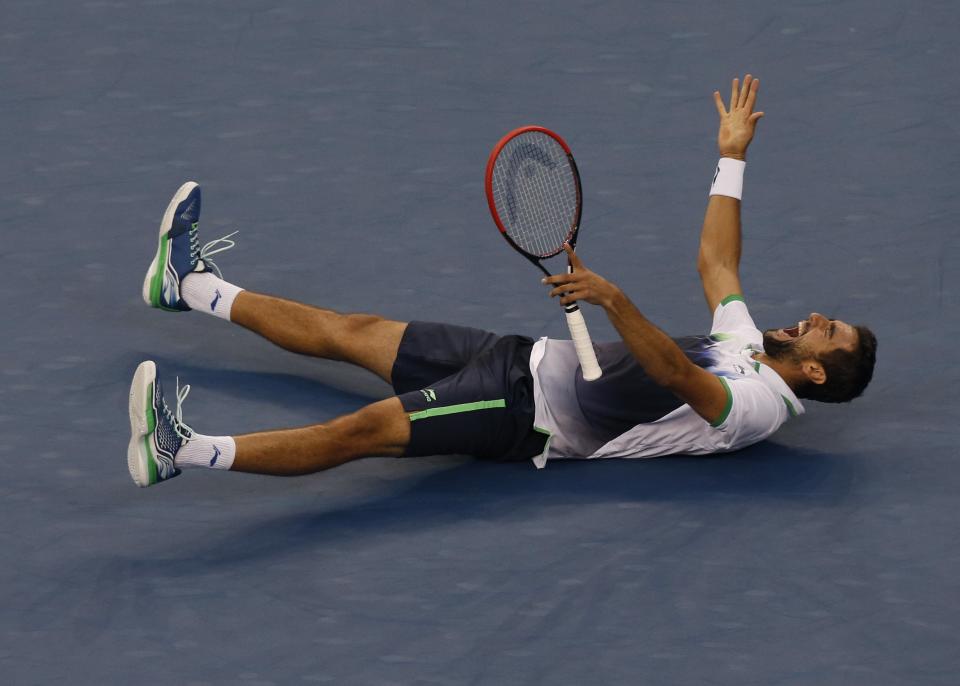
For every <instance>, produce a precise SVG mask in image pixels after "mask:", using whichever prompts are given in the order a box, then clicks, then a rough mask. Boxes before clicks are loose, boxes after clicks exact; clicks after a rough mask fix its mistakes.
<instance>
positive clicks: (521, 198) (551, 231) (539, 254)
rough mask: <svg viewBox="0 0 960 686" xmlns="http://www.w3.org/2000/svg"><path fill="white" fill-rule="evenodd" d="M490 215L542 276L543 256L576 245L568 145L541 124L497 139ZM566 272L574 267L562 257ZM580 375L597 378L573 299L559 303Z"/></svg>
mask: <svg viewBox="0 0 960 686" xmlns="http://www.w3.org/2000/svg"><path fill="white" fill-rule="evenodd" d="M484 185H485V187H486V191H487V204H488V205H489V206H490V214H492V215H493V221H494V222H496V224H497V228H498V229H500V233H501V234H503V237H504V238H506V239H507V243H509V244H510V245H511V246H512V247H513V248H514V249H515V250H516V251H517V252H519V253H520V254H521V255H523V256H524V257H526V258H527V259H528V260H530V261H531V262H532V263H533V264H534V265H536V266H537V268H538V269H540V271H542V272H543V273H544V274H546V275H547V276H550V275H551V274H550V272H549V271H547V269H546V267H544V266H543V264H542V260H545V259H547V258H549V257H553V256H554V255H559V254H560V253H561V252H563V244H564V243H569V244H570V247H571V248H576V244H577V233H578V232H579V230H580V214H581V211H582V209H583V202H582V200H583V195H582V193H581V190H580V174H579V173H578V172H577V164H576V163H575V162H574V161H573V154H572V153H571V152H570V147H569V146H568V145H567V144H566V142H564V140H563V139H562V138H560V136H558V135H557V134H555V133H554V132H553V131H550V130H549V129H545V128H543V127H542V126H524V127H522V128H519V129H516V130H514V131H511V132H510V133H508V134H507V135H506V136H504V137H503V138H501V139H500V142H499V143H497V145H496V146H495V147H494V148H493V152H491V153H490V160H489V161H488V162H487V174H486V178H485V181H484ZM567 272H568V273H572V272H573V267H572V266H571V265H570V263H569V262H567ZM563 309H564V311H565V312H566V313H567V325H568V326H569V327H570V336H571V338H573V344H574V347H575V348H576V350H577V357H578V358H579V359H580V368H581V369H582V370H583V378H584V379H586V380H587V381H593V380H594V379H599V378H600V376H601V374H602V372H601V371H600V365H599V364H597V355H596V353H595V352H594V350H593V342H592V341H591V340H590V332H589V331H587V325H586V323H585V322H584V321H583V313H582V312H581V311H580V307H579V306H578V305H577V304H576V303H571V304H570V305H564V306H563Z"/></svg>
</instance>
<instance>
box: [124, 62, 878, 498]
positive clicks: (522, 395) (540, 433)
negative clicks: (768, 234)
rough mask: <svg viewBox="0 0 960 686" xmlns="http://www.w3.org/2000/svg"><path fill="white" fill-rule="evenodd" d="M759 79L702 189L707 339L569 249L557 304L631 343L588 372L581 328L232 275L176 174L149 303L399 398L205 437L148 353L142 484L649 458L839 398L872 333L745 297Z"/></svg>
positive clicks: (740, 92) (137, 458)
mask: <svg viewBox="0 0 960 686" xmlns="http://www.w3.org/2000/svg"><path fill="white" fill-rule="evenodd" d="M758 88H759V82H758V81H756V80H754V79H752V78H751V77H750V75H747V76H746V77H745V78H744V80H743V84H742V87H741V85H740V83H739V81H738V80H737V79H734V81H733V84H732V93H731V97H730V105H729V108H727V107H724V103H723V100H722V99H721V97H720V94H719V93H714V100H715V102H716V107H717V111H718V113H719V115H720V133H719V136H718V143H719V147H720V155H721V159H720V162H719V165H718V168H717V172H716V175H715V177H714V180H713V184H712V187H711V191H710V199H709V203H708V205H707V212H706V217H705V219H704V223H703V232H702V235H701V239H700V255H699V260H698V268H699V272H700V276H701V278H702V280H703V289H704V292H705V294H706V298H707V304H708V305H709V307H710V310H711V312H712V313H713V325H712V327H711V329H710V334H709V335H708V336H694V337H686V338H679V339H671V338H669V337H668V336H667V335H666V334H664V333H663V332H662V331H660V330H659V329H658V328H656V327H655V326H654V325H653V324H651V323H650V322H649V321H647V320H646V319H645V318H644V316H643V315H642V314H641V313H640V312H639V311H638V310H637V308H636V307H635V306H634V305H633V303H632V302H631V301H630V300H629V299H628V298H627V296H626V295H625V294H624V293H623V292H622V291H621V290H620V289H619V288H617V287H616V286H615V285H614V284H612V283H610V282H609V281H606V280H605V279H603V278H602V277H600V276H599V275H598V274H596V273H594V272H592V271H590V270H589V269H588V268H587V267H586V266H584V265H583V263H582V262H581V261H580V260H579V259H578V258H577V257H576V255H574V254H573V253H572V251H569V250H568V252H569V253H570V259H571V260H572V264H573V266H574V271H573V273H572V274H570V275H566V274H564V275H560V276H553V277H550V278H549V279H546V280H545V281H546V282H547V283H548V284H549V285H550V286H552V290H551V291H550V295H552V296H558V297H560V298H561V302H564V303H566V302H573V301H584V302H588V303H592V304H594V305H599V306H600V307H602V308H603V309H604V311H605V312H606V313H607V316H608V317H609V318H610V321H611V322H612V323H613V325H614V326H615V327H616V329H617V331H618V332H619V334H620V336H621V338H622V341H620V342H616V343H609V344H600V345H597V346H596V351H597V356H598V358H599V361H600V365H601V367H602V369H603V376H602V377H601V378H600V379H599V380H597V381H593V382H586V381H584V380H583V377H582V374H581V373H580V370H579V366H578V361H577V356H576V353H575V352H574V350H573V344H572V342H571V341H563V340H550V339H546V338H543V339H540V340H539V341H536V342H534V341H533V340H531V339H529V338H525V337H523V336H498V335H495V334H492V333H487V332H484V331H479V330H476V329H470V328H465V327H460V326H450V325H444V324H431V323H425V322H411V323H409V324H406V323H402V322H395V321H388V320H386V319H383V318H381V317H377V316H372V315H363V314H346V315H344V314H337V313H335V312H331V311H329V310H323V309H318V308H314V307H310V306H307V305H301V304H299V303H295V302H290V301H287V300H281V299H279V298H274V297H270V296H266V295H259V294H256V293H253V292H251V291H246V290H242V289H241V288H239V287H237V286H235V285H233V284H231V283H227V282H226V281H224V280H223V279H222V278H221V274H220V270H219V269H218V268H217V267H216V265H215V264H214V263H213V262H212V260H211V259H210V258H211V256H212V255H214V254H216V253H218V252H221V251H222V250H225V249H227V248H229V247H232V245H233V243H232V241H230V240H228V239H229V237H225V238H222V239H217V240H215V241H212V242H211V243H208V244H207V245H205V246H203V248H201V247H200V244H199V242H198V236H197V227H198V221H199V215H200V187H199V186H198V185H197V184H195V183H192V182H191V183H186V184H184V185H183V186H182V187H181V188H180V190H179V191H178V192H177V194H176V195H175V196H174V198H173V200H172V201H171V202H170V205H169V206H168V207H167V211H166V213H165V214H164V216H163V220H162V223H161V225H160V239H159V247H158V250H157V254H156V256H155V257H154V260H153V263H152V264H151V266H150V269H149V271H148V273H147V277H146V279H145V281H144V284H143V297H144V300H145V301H146V302H147V303H148V304H149V305H151V306H153V307H157V308H160V309H165V310H174V311H176V310H180V311H183V310H190V309H194V310H198V311H202V312H207V313H210V314H213V315H214V316H216V317H220V318H222V319H226V320H228V321H232V322H235V323H237V324H239V325H240V326H243V327H245V328H247V329H250V330H251V331H254V332H256V333H258V334H260V335H261V336H263V337H265V338H267V339H268V340H270V341H272V342H273V343H276V344H277V345H279V346H281V347H283V348H286V349H287V350H291V351H293V352H297V353H302V354H306V355H313V356H316V357H322V358H326V359H333V360H343V361H346V362H351V363H353V364H357V365H360V366H362V367H364V368H366V369H369V370H370V371H372V372H373V373H375V374H377V375H378V376H379V377H380V378H382V379H384V380H385V381H387V382H388V383H390V384H391V385H392V386H393V389H394V391H395V393H396V395H395V396H393V397H390V398H387V399H385V400H381V401H379V402H375V403H373V404H371V405H368V406H367V407H364V408H363V409H361V410H359V411H357V412H354V413H353V414H349V415H346V416H342V417H338V418H336V419H333V420H332V421H329V422H325V423H323V424H317V425H314V426H307V427H303V428H299V429H287V430H280V431H267V432H263V433H254V434H247V435H242V436H205V435H202V434H199V433H197V432H195V431H194V430H193V429H191V428H189V427H188V426H187V425H186V424H185V423H184V422H183V420H182V417H181V403H182V402H183V399H184V398H185V397H186V395H187V392H188V390H189V388H190V387H189V386H184V387H183V388H182V389H181V388H178V389H177V398H176V408H175V411H174V412H171V411H170V409H169V408H168V407H167V405H166V403H165V402H164V399H163V396H162V393H161V390H160V382H159V381H158V380H157V378H156V366H155V365H154V363H153V362H149V361H147V362H144V363H142V364H141V365H140V366H139V367H138V368H137V371H136V374H135V375H134V378H133V384H132V386H131V389H130V425H131V431H132V436H131V438H130V444H129V448H128V451H127V461H128V466H129V468H130V474H131V476H132V477H133V480H134V481H135V482H136V483H137V484H138V485H139V486H150V485H152V484H155V483H157V482H159V481H164V480H166V479H169V478H171V477H174V476H177V475H178V474H180V471H181V470H182V469H185V468H188V467H208V468H210V467H212V468H214V469H232V470H234V471H243V472H256V473H260V474H278V475H294V474H308V473H311V472H316V471H319V470H322V469H328V468H330V467H334V466H337V465H340V464H343V463H345V462H348V461H350V460H354V459H357V458H361V457H366V456H415V455H438V454H466V455H474V456H476V457H480V458H488V459H494V460H527V459H533V461H534V462H535V464H536V465H537V466H538V467H542V466H543V465H544V464H545V462H546V461H547V460H548V459H551V458H599V457H654V456H657V455H666V454H670V453H685V454H690V455H701V454H707V453H714V452H725V451H731V450H736V449H738V448H742V447H744V446H747V445H750V444H752V443H755V442H757V441H760V440H763V439H764V438H766V437H768V436H769V435H771V434H772V433H773V432H774V431H776V430H777V428H779V427H780V426H781V425H782V424H783V423H784V422H785V421H786V420H787V419H788V418H789V417H793V416H797V415H799V414H801V413H803V405H802V404H801V403H800V400H799V398H804V399H808V398H809V399H812V400H820V401H824V402H846V401H849V400H851V399H853V398H855V397H857V396H859V395H860V394H861V393H862V392H863V390H864V388H865V387H866V386H867V384H868V383H869V381H870V378H871V376H872V374H873V367H874V360H875V356H876V338H875V337H874V335H873V334H872V333H871V332H870V330H869V329H867V328H865V327H862V326H851V325H850V324H847V323H845V322H842V321H839V320H832V319H827V318H826V317H823V316H821V315H819V314H816V313H814V314H811V315H810V316H809V317H808V318H807V319H806V320H804V321H801V322H799V324H797V325H796V326H794V327H790V328H782V329H770V330H767V331H765V332H762V333H761V332H760V331H759V330H758V329H757V328H756V326H755V325H754V323H753V320H752V319H751V318H750V314H749V312H748V311H747V306H746V303H745V302H744V299H743V297H742V295H741V289H740V279H739V275H738V265H739V260H740V200H739V198H740V194H741V188H742V181H743V170H744V166H745V165H744V159H745V155H746V151H747V146H748V145H749V144H750V141H751V140H752V138H753V134H754V130H755V127H756V123H757V121H758V120H759V118H760V117H762V116H763V113H762V112H754V111H753V109H754V103H755V101H756V96H757V91H758Z"/></svg>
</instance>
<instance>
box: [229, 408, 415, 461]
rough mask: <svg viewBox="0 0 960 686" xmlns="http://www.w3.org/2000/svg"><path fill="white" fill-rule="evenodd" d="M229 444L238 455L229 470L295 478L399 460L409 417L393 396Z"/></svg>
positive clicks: (403, 447)
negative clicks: (371, 460) (362, 461)
mask: <svg viewBox="0 0 960 686" xmlns="http://www.w3.org/2000/svg"><path fill="white" fill-rule="evenodd" d="M234 440H235V441H236V444H237V454H236V457H235V458H234V462H233V466H232V467H231V470H232V471H235V472H252V473H255V474H273V475H276V476H296V475H299V474H311V473H313V472H318V471H321V470H324V469H329V468H330V467H336V466H338V465H341V464H344V463H346V462H350V461H351V460H356V459H358V458H361V457H371V456H380V457H399V456H400V455H402V454H403V451H404V449H405V448H406V447H407V444H408V443H409V441H410V419H409V417H408V416H407V413H406V412H404V411H403V407H402V406H401V405H400V400H399V399H398V398H396V397H393V398H387V399H386V400H381V401H379V402H375V403H373V404H372V405H367V406H366V407H364V408H363V409H361V410H359V411H357V412H354V413H353V414H348V415H344V416H342V417H337V418H336V419H334V420H332V421H329V422H325V423H323V424H315V425H313V426H305V427H303V428H300V429H286V430H283V431H266V432H263V433H255V434H247V435H245V436H236V437H235V438H234Z"/></svg>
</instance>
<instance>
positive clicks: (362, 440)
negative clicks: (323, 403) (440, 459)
mask: <svg viewBox="0 0 960 686" xmlns="http://www.w3.org/2000/svg"><path fill="white" fill-rule="evenodd" d="M341 421H342V422H343V427H342V429H343V431H344V438H345V440H348V441H350V442H351V443H353V445H354V446H356V447H357V448H358V449H359V451H360V452H362V453H363V454H366V455H381V456H388V457H399V456H400V455H402V454H403V452H404V450H405V449H406V447H407V445H408V444H409V443H410V418H409V417H408V416H407V413H406V412H405V411H404V409H403V406H402V405H401V404H400V399H399V398H397V397H393V398H387V399H386V400H381V401H379V402H376V403H373V404H372V405H367V406H366V407H364V408H363V409H361V410H358V411H357V412H354V413H353V414H350V415H347V416H346V417H344V418H343V419H342V420H341Z"/></svg>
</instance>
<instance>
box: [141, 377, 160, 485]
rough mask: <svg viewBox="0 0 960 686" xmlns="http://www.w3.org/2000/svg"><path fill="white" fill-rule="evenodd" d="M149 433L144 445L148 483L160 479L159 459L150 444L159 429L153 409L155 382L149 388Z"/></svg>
mask: <svg viewBox="0 0 960 686" xmlns="http://www.w3.org/2000/svg"><path fill="white" fill-rule="evenodd" d="M146 408H147V435H146V436H144V437H143V444H144V447H145V448H146V449H147V471H148V472H149V474H148V483H150V484H155V483H157V481H159V476H158V475H157V461H156V459H155V456H154V454H153V448H152V447H151V446H150V436H152V435H153V432H154V431H156V430H157V415H156V414H155V413H154V411H153V384H150V386H149V387H148V388H147V404H146Z"/></svg>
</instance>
